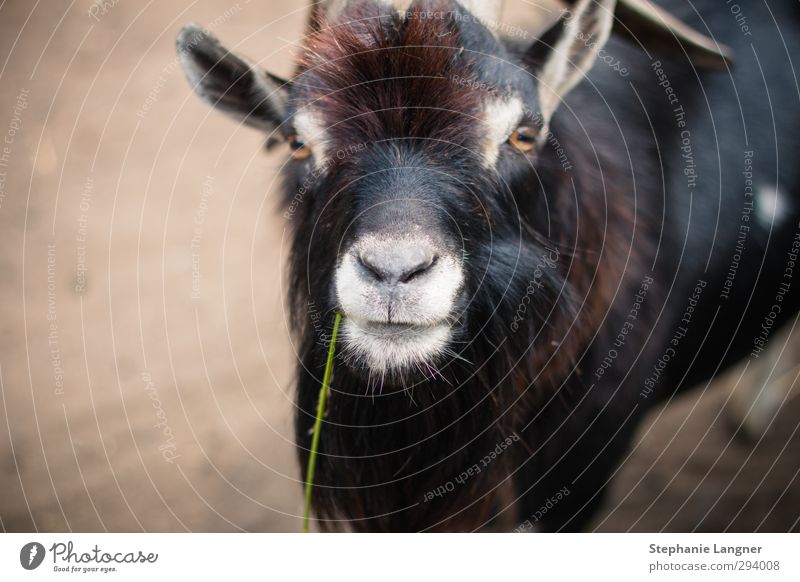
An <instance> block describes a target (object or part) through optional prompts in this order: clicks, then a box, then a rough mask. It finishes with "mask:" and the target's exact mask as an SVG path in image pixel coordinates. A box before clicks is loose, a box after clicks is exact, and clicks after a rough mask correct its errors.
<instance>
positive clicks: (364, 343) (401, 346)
mask: <svg viewBox="0 0 800 582" xmlns="http://www.w3.org/2000/svg"><path fill="white" fill-rule="evenodd" d="M450 336H451V331H450V327H449V326H448V325H444V324H443V325H436V326H432V327H424V328H414V327H409V328H399V327H397V326H380V325H375V324H370V323H367V322H362V321H358V320H356V319H345V321H344V324H343V327H342V341H343V344H344V346H345V347H344V353H345V356H346V357H350V358H352V361H353V362H354V363H356V364H360V365H363V366H365V367H368V368H369V369H370V370H371V371H373V372H378V373H385V372H403V371H405V370H414V369H424V367H425V365H426V364H429V363H430V362H431V361H432V360H433V359H435V358H437V357H439V356H441V355H442V354H443V352H444V351H445V348H446V347H447V344H448V342H449V341H450ZM418 367H419V368H418Z"/></svg>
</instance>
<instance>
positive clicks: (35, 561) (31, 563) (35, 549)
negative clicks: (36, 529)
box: [19, 542, 45, 570]
mask: <svg viewBox="0 0 800 582" xmlns="http://www.w3.org/2000/svg"><path fill="white" fill-rule="evenodd" d="M44 555H45V550H44V546H43V545H42V544H40V543H38V542H30V543H28V544H25V545H24V546H22V549H21V550H20V551H19V563H20V564H22V567H23V568H25V569H26V570H35V569H36V568H38V567H39V566H41V565H42V562H43V561H44Z"/></svg>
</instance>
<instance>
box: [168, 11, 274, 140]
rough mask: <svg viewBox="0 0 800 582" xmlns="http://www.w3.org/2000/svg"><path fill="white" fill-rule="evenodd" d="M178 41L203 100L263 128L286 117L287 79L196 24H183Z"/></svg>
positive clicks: (271, 128) (187, 70)
mask: <svg viewBox="0 0 800 582" xmlns="http://www.w3.org/2000/svg"><path fill="white" fill-rule="evenodd" d="M176 44H177V51H178V58H179V59H180V63H181V66H182V67H183V71H184V73H185V74H186V77H187V79H188V80H189V83H190V84H191V85H192V88H193V89H194V91H195V93H197V94H198V95H199V96H200V97H201V98H202V99H203V100H204V101H206V102H208V103H210V104H211V105H212V106H213V107H215V108H217V109H219V110H221V111H224V112H225V113H227V114H228V115H230V116H231V117H233V118H234V119H236V120H237V121H239V122H242V123H245V124H247V125H249V126H252V127H255V128H258V129H261V130H264V131H274V130H275V128H276V127H278V126H279V125H280V124H281V123H283V121H284V120H285V119H286V102H287V87H288V82H287V81H284V80H282V79H280V78H278V77H275V76H273V75H270V74H268V73H266V72H264V71H262V70H260V69H258V68H256V67H254V66H252V65H250V64H249V63H247V62H246V61H245V60H244V59H242V58H241V57H238V56H236V55H235V54H233V53H231V52H230V51H229V50H228V49H226V48H225V47H224V46H222V45H221V44H220V43H219V41H217V39H216V38H214V37H213V36H211V35H210V34H208V33H207V32H206V31H205V30H203V29H202V28H201V27H199V26H198V25H196V24H187V25H186V26H184V27H183V28H182V29H181V31H180V32H179V33H178V39H177V43H176Z"/></svg>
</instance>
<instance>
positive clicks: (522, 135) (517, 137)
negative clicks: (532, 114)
mask: <svg viewBox="0 0 800 582" xmlns="http://www.w3.org/2000/svg"><path fill="white" fill-rule="evenodd" d="M508 143H510V144H511V145H513V146H514V147H515V148H517V149H518V150H519V151H521V152H522V153H528V152H530V151H532V150H533V148H535V147H536V129H535V128H533V127H530V126H526V125H522V126H520V127H518V128H517V129H515V130H514V133H512V134H511V137H509V138H508Z"/></svg>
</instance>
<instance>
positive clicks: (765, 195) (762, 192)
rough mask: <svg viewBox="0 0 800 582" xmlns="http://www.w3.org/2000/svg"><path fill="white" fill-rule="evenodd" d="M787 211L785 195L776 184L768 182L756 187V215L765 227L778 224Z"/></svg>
mask: <svg viewBox="0 0 800 582" xmlns="http://www.w3.org/2000/svg"><path fill="white" fill-rule="evenodd" d="M788 213H789V206H788V202H787V200H786V196H785V195H784V193H783V192H781V189H780V188H778V186H776V185H774V184H770V185H768V186H761V187H760V188H759V189H758V197H757V199H756V216H757V217H758V221H759V222H760V223H761V224H762V225H763V226H766V227H770V226H773V225H774V226H777V225H779V224H780V223H781V222H782V221H783V219H784V218H786V216H787V215H788Z"/></svg>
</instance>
